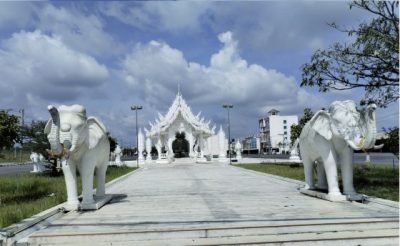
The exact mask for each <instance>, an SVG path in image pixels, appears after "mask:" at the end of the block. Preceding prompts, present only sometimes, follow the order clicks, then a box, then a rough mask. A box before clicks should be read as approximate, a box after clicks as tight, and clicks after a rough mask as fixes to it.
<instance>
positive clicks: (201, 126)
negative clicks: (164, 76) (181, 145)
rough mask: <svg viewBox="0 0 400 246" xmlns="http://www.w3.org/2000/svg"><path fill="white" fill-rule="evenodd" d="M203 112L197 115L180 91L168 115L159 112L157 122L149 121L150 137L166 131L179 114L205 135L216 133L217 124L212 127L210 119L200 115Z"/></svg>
mask: <svg viewBox="0 0 400 246" xmlns="http://www.w3.org/2000/svg"><path fill="white" fill-rule="evenodd" d="M200 114H201V112H199V113H198V114H197V115H196V116H195V115H194V114H193V113H192V111H191V109H190V107H189V106H188V105H187V103H186V102H185V99H183V97H182V94H181V93H180V91H178V94H177V95H176V97H175V100H174V101H173V103H172V105H171V107H170V108H169V110H168V112H167V114H166V115H164V116H163V115H161V114H160V113H158V119H156V121H155V124H152V123H151V122H149V124H150V126H151V128H150V131H149V132H148V133H149V136H150V137H154V136H157V135H158V134H160V133H163V132H166V131H167V130H168V128H169V127H170V126H171V125H172V124H173V123H174V121H175V120H176V119H177V118H178V117H179V115H180V116H181V117H182V118H183V119H184V120H185V121H186V122H187V123H189V124H190V125H191V126H192V127H193V128H194V130H195V131H197V132H202V133H203V134H204V135H214V130H215V126H214V127H213V128H212V129H210V126H209V125H210V121H207V122H205V121H204V118H203V117H200Z"/></svg>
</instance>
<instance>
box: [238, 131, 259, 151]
mask: <svg viewBox="0 0 400 246" xmlns="http://www.w3.org/2000/svg"><path fill="white" fill-rule="evenodd" d="M242 148H243V151H242V152H243V154H259V153H260V149H261V141H260V136H259V135H253V136H249V137H246V138H244V139H243V140H242Z"/></svg>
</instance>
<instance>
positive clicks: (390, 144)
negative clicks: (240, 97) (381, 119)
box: [383, 127, 399, 159]
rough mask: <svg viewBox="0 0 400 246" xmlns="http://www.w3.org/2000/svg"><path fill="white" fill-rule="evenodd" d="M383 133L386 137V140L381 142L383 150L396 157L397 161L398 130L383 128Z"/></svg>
mask: <svg viewBox="0 0 400 246" xmlns="http://www.w3.org/2000/svg"><path fill="white" fill-rule="evenodd" d="M383 131H384V132H385V133H386V135H387V138H386V139H384V140H383V144H384V148H385V149H387V150H388V151H389V152H391V153H393V154H394V155H395V156H397V159H399V128H398V127H392V128H389V129H385V128H383Z"/></svg>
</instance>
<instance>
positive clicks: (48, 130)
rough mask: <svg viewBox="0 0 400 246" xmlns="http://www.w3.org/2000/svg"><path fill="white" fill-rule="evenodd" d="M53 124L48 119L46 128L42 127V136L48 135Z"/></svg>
mask: <svg viewBox="0 0 400 246" xmlns="http://www.w3.org/2000/svg"><path fill="white" fill-rule="evenodd" d="M52 124H53V120H52V119H51V118H50V119H49V120H48V121H47V123H46V126H45V127H44V134H46V135H49V133H50V130H51V125H52Z"/></svg>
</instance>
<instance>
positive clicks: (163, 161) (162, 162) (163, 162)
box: [156, 159, 170, 164]
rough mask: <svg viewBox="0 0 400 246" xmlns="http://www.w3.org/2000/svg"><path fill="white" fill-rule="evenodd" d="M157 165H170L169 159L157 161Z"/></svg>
mask: <svg viewBox="0 0 400 246" xmlns="http://www.w3.org/2000/svg"><path fill="white" fill-rule="evenodd" d="M156 163H157V164H168V163H170V162H169V160H168V159H158V160H156Z"/></svg>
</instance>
